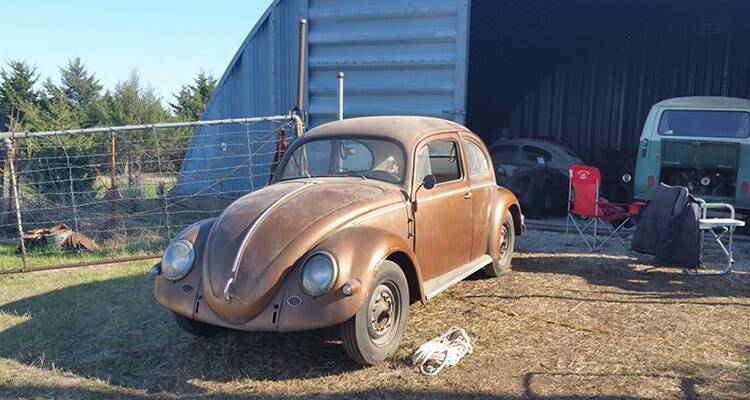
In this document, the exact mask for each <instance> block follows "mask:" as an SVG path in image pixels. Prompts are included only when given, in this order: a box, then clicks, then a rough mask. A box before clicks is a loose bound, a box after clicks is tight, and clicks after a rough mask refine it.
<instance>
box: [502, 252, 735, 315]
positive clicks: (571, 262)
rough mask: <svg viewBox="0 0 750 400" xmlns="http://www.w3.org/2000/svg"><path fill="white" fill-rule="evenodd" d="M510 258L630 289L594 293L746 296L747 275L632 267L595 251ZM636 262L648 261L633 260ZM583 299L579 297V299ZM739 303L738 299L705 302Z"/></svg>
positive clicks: (523, 268)
mask: <svg viewBox="0 0 750 400" xmlns="http://www.w3.org/2000/svg"><path fill="white" fill-rule="evenodd" d="M535 254H539V255H538V256H537V255H530V256H526V257H520V258H516V259H514V260H513V270H514V271H518V272H525V273H545V274H566V275H572V276H577V277H580V278H582V279H584V280H586V282H588V283H589V284H591V285H595V286H598V287H602V288H606V287H610V288H617V289H621V290H624V291H628V292H632V293H623V292H619V291H618V292H614V291H613V292H607V291H602V290H597V291H596V293H597V294H607V293H609V294H618V295H628V294H632V295H633V296H638V298H639V299H640V300H639V301H638V302H643V300H644V299H658V300H665V299H674V300H680V299H682V300H689V299H696V298H702V297H728V298H742V297H750V275H748V274H736V275H728V276H690V275H687V274H685V273H683V271H682V269H680V268H669V267H663V268H654V269H647V270H636V269H633V263H634V261H635V260H633V259H631V258H628V257H622V258H612V257H605V256H603V255H597V254H580V255H578V254H577V255H574V256H571V255H558V254H555V253H546V254H545V253H535ZM637 262H638V263H641V262H644V263H647V262H649V261H642V260H637ZM582 300H583V299H582ZM707 305H741V306H748V304H742V303H736V304H735V303H719V302H716V303H707Z"/></svg>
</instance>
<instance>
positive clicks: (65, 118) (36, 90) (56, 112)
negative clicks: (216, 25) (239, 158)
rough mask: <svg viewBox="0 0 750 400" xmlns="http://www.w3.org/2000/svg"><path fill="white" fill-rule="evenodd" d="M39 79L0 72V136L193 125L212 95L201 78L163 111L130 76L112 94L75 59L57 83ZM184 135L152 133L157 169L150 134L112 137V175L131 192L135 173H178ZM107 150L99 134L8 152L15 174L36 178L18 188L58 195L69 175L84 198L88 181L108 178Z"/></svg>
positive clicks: (19, 65) (14, 65)
mask: <svg viewBox="0 0 750 400" xmlns="http://www.w3.org/2000/svg"><path fill="white" fill-rule="evenodd" d="M41 79H42V78H41V77H40V74H39V73H38V71H37V69H36V68H35V67H34V66H32V65H30V64H29V63H27V62H25V61H20V60H10V61H8V62H7V64H6V65H5V66H4V67H2V68H0V131H4V130H14V131H46V130H63V129H77V128H90V127H102V126H118V125H131V124H149V123H158V122H174V121H191V120H198V119H200V118H201V116H202V115H203V112H204V110H205V108H206V104H207V103H208V100H209V98H210V97H211V94H212V93H213V91H214V89H215V87H216V79H215V78H214V77H213V76H211V75H209V74H205V73H202V72H201V73H200V74H198V75H197V76H196V77H195V78H194V79H193V82H191V83H188V84H186V85H184V86H182V87H181V89H180V90H179V91H178V92H177V93H175V94H173V95H174V98H175V100H174V101H173V102H169V103H168V104H167V105H165V104H164V103H163V102H162V100H161V99H160V98H159V96H158V95H157V94H156V93H154V91H153V89H151V88H150V87H148V86H146V85H143V84H142V82H141V79H140V77H139V76H138V74H137V73H135V72H132V73H131V74H130V76H129V77H127V79H125V80H124V81H121V82H120V83H118V84H117V85H116V86H115V87H114V88H111V89H105V88H104V87H103V85H102V84H101V83H100V81H99V79H98V78H97V77H96V74H94V73H92V72H89V70H88V69H87V68H86V65H85V64H84V63H83V62H82V61H81V59H80V58H74V59H71V60H69V61H68V63H67V64H66V65H65V66H63V67H61V68H60V79H59V82H54V81H53V80H52V79H50V78H47V79H45V80H43V81H42V80H41ZM192 134H193V130H192V129H187V128H182V129H173V130H170V131H163V132H162V131H160V132H159V135H158V141H159V143H158V148H159V149H160V158H161V159H162V160H163V162H160V163H159V164H156V163H154V162H153V161H154V160H153V157H154V147H155V144H154V141H153V140H154V136H153V134H152V133H151V132H134V133H130V134H128V135H127V136H125V135H122V137H118V138H117V153H118V159H117V162H116V164H115V166H114V168H115V172H116V174H117V175H121V176H122V175H126V176H127V177H128V187H131V186H133V187H135V186H137V184H138V182H137V179H139V176H140V175H141V173H153V172H161V169H162V168H163V170H166V171H168V172H171V171H176V170H178V169H179V166H180V163H181V160H182V158H183V157H184V153H185V150H186V148H187V147H188V145H189V143H190V139H191V137H192ZM0 145H1V144H0ZM109 149H110V137H109V135H106V134H104V135H76V136H60V137H56V138H54V139H41V138H40V139H33V140H32V139H25V140H21V141H19V143H17V144H16V153H19V157H18V163H17V164H18V165H17V169H18V170H19V171H21V172H22V171H36V172H34V173H33V174H26V175H23V178H25V179H26V182H22V183H23V184H25V185H26V186H27V187H28V188H29V189H31V190H33V191H34V192H36V193H38V194H40V195H43V196H46V195H48V194H50V193H59V192H60V191H61V185H63V184H65V182H67V181H68V180H69V178H70V176H69V175H70V174H72V175H74V176H72V178H73V181H74V185H75V188H74V190H75V191H76V192H79V193H92V189H94V184H95V182H96V178H97V177H99V176H102V175H108V174H109V173H111V171H112V163H111V161H110V159H109V156H107V155H106V154H107V153H108V152H109V151H108V150H109ZM20 153H22V154H20ZM69 166H71V167H72V168H68V167H69ZM157 168H158V169H159V170H158V171H157ZM0 197H1V196H0Z"/></svg>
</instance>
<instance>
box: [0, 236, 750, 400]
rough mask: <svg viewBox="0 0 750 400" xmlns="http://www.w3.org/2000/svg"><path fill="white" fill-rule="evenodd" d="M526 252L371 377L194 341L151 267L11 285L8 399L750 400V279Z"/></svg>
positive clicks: (301, 340) (570, 253) (266, 339)
mask: <svg viewBox="0 0 750 400" xmlns="http://www.w3.org/2000/svg"><path fill="white" fill-rule="evenodd" d="M738 247H741V248H739V251H738V255H737V258H738V261H739V262H740V266H742V267H743V268H744V267H747V266H748V264H747V261H745V260H750V253H749V252H748V247H747V245H744V244H743V245H741V246H738ZM519 248H520V254H519V255H518V258H517V259H516V260H515V262H514V266H515V271H514V272H513V273H511V274H509V275H506V276H504V277H502V278H500V279H495V280H489V279H482V278H480V277H472V278H470V279H468V280H467V281H465V282H462V283H461V284H459V285H457V286H456V287H454V288H453V289H451V290H450V291H448V292H447V293H444V294H442V295H440V296H439V297H438V298H437V299H435V300H434V301H433V302H431V303H429V304H428V305H426V306H421V305H415V306H413V307H412V308H411V318H410V322H409V328H408V330H407V336H406V338H405V340H404V343H403V345H402V347H401V350H400V351H399V353H398V354H397V356H396V357H394V358H393V359H392V360H390V361H389V362H388V363H385V364H384V365H381V366H378V367H374V368H368V369H361V368H359V367H358V366H356V365H355V364H353V363H352V362H350V361H348V359H347V358H346V356H345V355H344V353H343V349H342V348H341V346H340V343H339V342H338V339H337V338H336V332H335V330H329V331H318V332H310V333H301V334H285V335H281V334H256V333H232V334H227V335H224V336H221V337H218V338H216V339H213V340H199V339H195V338H192V337H190V336H188V335H187V334H184V333H182V332H181V331H179V330H178V328H176V327H175V325H174V324H173V322H172V321H171V318H170V316H169V314H168V313H167V312H166V311H165V310H163V309H161V308H159V307H158V306H157V305H156V304H155V303H154V301H153V296H152V294H151V290H152V289H151V279H150V278H149V277H148V276H147V275H145V270H146V269H147V265H145V264H140V265H131V266H127V267H109V268H99V269H90V270H75V271H67V272H54V273H52V272H50V273H38V274H32V275H25V276H12V277H2V278H0V398H29V399H31V398H35V399H36V398H42V399H44V398H139V399H140V398H142V399H148V398H177V397H194V398H204V397H205V398H236V397H243V398H289V397H291V398H307V397H318V398H335V399H349V398H353V397H367V398H395V397H399V398H402V397H403V398H421V397H428V398H445V399H464V398H484V397H494V398H502V399H521V398H528V397H537V398H545V399H553V398H567V399H573V398H587V397H600V398H610V399H614V398H630V399H645V398H750V336H748V328H749V327H750V275H748V274H738V275H735V276H733V277H731V278H717V277H710V278H709V277H703V278H694V277H688V276H685V275H683V274H682V273H681V271H679V270H676V269H668V268H653V267H652V266H650V265H649V264H648V259H647V258H639V257H638V256H636V255H635V254H632V253H629V252H627V251H625V250H624V249H621V248H618V246H612V247H611V253H610V254H587V253H585V252H583V251H582V249H583V247H582V246H580V245H574V246H566V245H565V244H564V238H563V237H562V235H560V234H554V233H539V232H532V233H530V234H529V235H527V236H525V237H524V238H523V239H522V240H521V241H520V243H519ZM452 325H458V326H462V327H465V328H467V330H468V332H469V334H470V335H471V337H472V338H473V340H474V341H475V353H474V354H472V355H469V356H467V357H466V358H465V359H463V360H462V361H461V363H460V364H459V365H458V366H457V367H453V368H449V369H447V370H445V371H444V372H442V373H441V374H440V375H439V376H437V377H433V378H428V377H423V376H421V375H419V374H418V373H417V372H416V371H414V370H413V369H412V368H410V367H409V365H408V356H409V354H410V352H411V351H413V350H414V349H415V348H416V347H418V346H419V344H421V343H423V342H424V341H426V340H429V339H430V338H432V337H434V336H436V335H438V334H440V333H442V332H444V331H445V330H447V329H448V328H449V327H450V326H452Z"/></svg>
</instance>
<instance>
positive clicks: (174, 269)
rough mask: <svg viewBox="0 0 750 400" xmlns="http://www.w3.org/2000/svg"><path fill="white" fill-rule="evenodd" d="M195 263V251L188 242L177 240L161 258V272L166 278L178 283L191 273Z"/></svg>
mask: <svg viewBox="0 0 750 400" xmlns="http://www.w3.org/2000/svg"><path fill="white" fill-rule="evenodd" d="M193 261H195V249H193V244H192V243H190V242H188V241H187V240H184V239H181V240H176V241H174V242H172V243H170V245H169V246H168V247H167V250H166V251H165V252H164V256H162V258H161V272H162V274H164V277H165V278H167V279H169V280H173V281H176V280H178V279H181V278H183V277H184V276H185V275H187V273H188V272H190V268H192V267H193Z"/></svg>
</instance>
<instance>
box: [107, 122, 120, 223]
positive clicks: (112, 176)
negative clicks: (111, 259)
mask: <svg viewBox="0 0 750 400" xmlns="http://www.w3.org/2000/svg"><path fill="white" fill-rule="evenodd" d="M110 150H111V152H112V154H111V160H110V162H111V164H112V167H111V168H110V172H109V201H110V209H109V212H110V223H111V225H112V230H115V229H116V228H117V204H116V202H117V199H118V198H119V197H120V196H118V193H117V147H116V141H115V131H112V133H111V135H110Z"/></svg>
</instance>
